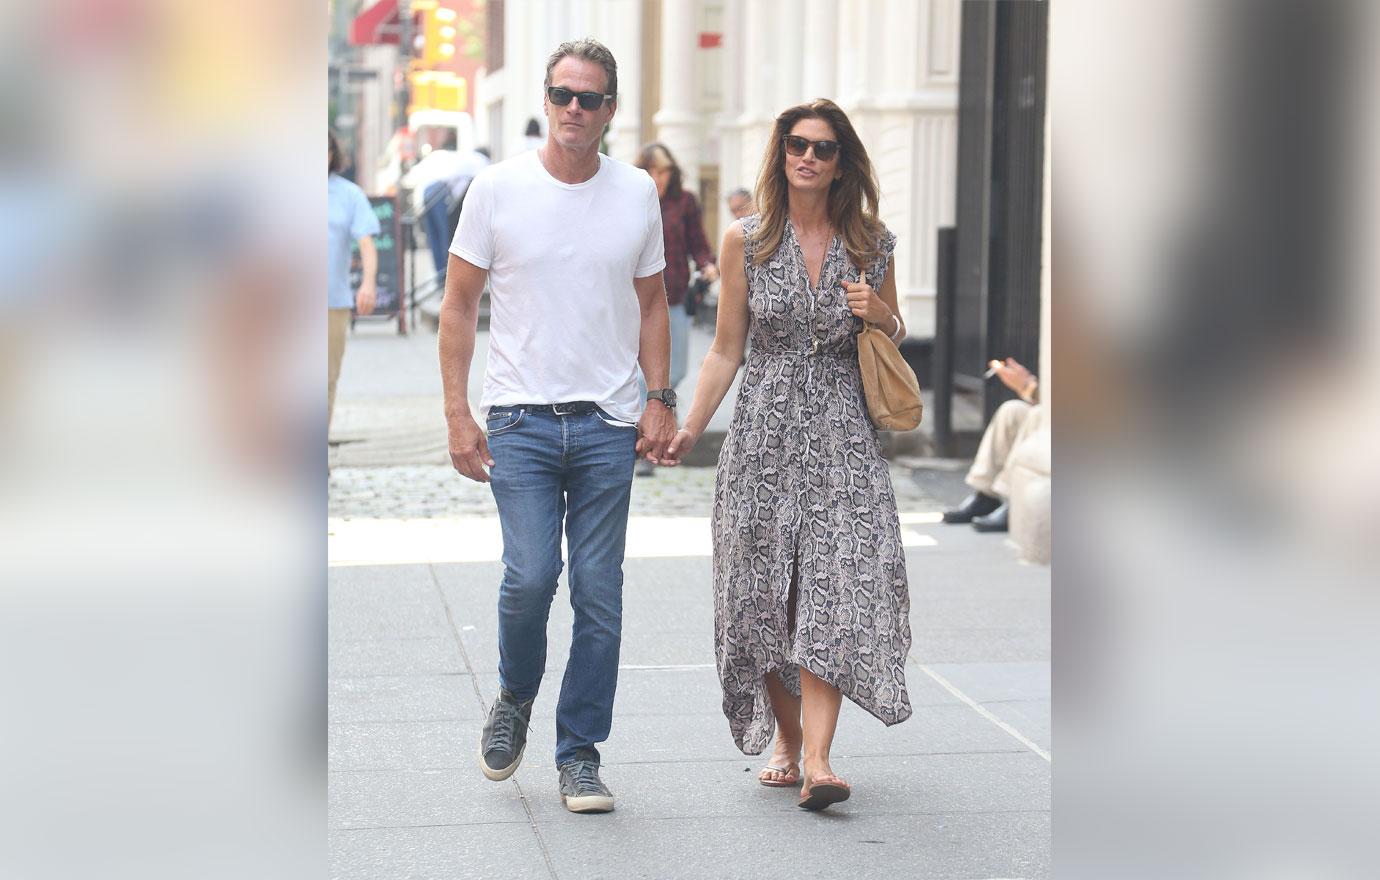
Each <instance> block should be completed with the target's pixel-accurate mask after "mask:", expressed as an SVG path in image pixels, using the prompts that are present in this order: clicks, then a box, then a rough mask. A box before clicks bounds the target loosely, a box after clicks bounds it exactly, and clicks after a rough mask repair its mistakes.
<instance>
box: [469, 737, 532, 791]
mask: <svg viewBox="0 0 1380 880" xmlns="http://www.w3.org/2000/svg"><path fill="white" fill-rule="evenodd" d="M525 751H527V746H526V745H524V746H523V747H522V752H525ZM522 752H518V753H517V757H516V758H514V759H513V763H511V764H509V765H508V766H507V767H504V768H502V769H501V770H495V769H493V768H492V767H490V766H489V764H488V762H487V761H485V760H484V751H483V747H482V746H481V747H480V752H479V769H480V770H483V771H484V776H485V778H487V779H489V780H491V781H493V782H502V781H503V780H505V779H507V778H508V777H509V776H512V775H513V774H514V773H516V772H517V768H518V765H519V764H521V763H522Z"/></svg>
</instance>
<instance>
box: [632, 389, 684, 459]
mask: <svg viewBox="0 0 1380 880" xmlns="http://www.w3.org/2000/svg"><path fill="white" fill-rule="evenodd" d="M637 433H638V438H637V454H638V455H640V456H642V457H643V458H645V459H647V460H648V461H650V462H651V463H652V464H661V463H662V459H664V458H665V457H666V447H667V446H668V445H670V443H671V441H672V440H674V439H675V436H676V414H675V413H674V412H672V411H671V410H670V409H669V408H668V407H667V406H666V404H664V403H662V402H661V401H659V400H649V401H647V409H646V411H645V412H643V413H642V421H640V422H638V423H637Z"/></svg>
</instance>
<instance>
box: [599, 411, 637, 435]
mask: <svg viewBox="0 0 1380 880" xmlns="http://www.w3.org/2000/svg"><path fill="white" fill-rule="evenodd" d="M594 414H595V415H596V416H598V417H599V421H601V422H603V423H604V424H606V425H608V426H609V427H611V428H632V429H633V430H636V429H637V425H636V424H634V423H633V422H625V421H623V420H622V419H615V418H614V417H613V416H611V415H609V414H608V413H606V412H604V408H603V407H595V408H594Z"/></svg>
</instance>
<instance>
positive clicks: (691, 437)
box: [661, 428, 700, 467]
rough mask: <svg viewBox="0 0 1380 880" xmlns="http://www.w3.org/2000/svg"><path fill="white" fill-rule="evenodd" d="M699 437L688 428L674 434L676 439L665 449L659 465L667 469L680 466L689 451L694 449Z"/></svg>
mask: <svg viewBox="0 0 1380 880" xmlns="http://www.w3.org/2000/svg"><path fill="white" fill-rule="evenodd" d="M699 439H700V436H699V435H698V434H696V433H694V432H693V431H691V430H690V429H689V428H681V429H680V430H679V431H677V432H676V439H674V440H672V441H671V445H670V446H669V447H667V448H666V457H665V458H664V459H662V461H661V463H662V464H664V465H666V466H667V467H675V466H676V465H678V464H680V463H681V461H682V460H683V459H684V458H685V456H687V455H689V454H690V450H692V449H694V448H695V443H696V441H698V440H699Z"/></svg>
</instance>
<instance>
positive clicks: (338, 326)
mask: <svg viewBox="0 0 1380 880" xmlns="http://www.w3.org/2000/svg"><path fill="white" fill-rule="evenodd" d="M327 138H328V140H329V141H330V146H329V165H328V168H329V170H328V171H327V177H326V220H327V228H328V232H327V237H326V290H327V306H328V315H329V321H328V331H327V332H328V333H329V336H328V343H327V352H328V361H327V363H328V367H327V374H326V375H327V380H326V429H327V431H328V432H329V430H330V425H331V416H332V415H334V413H335V385H336V380H337V379H339V378H340V363H341V361H342V360H343V359H344V357H345V337H346V334H347V333H348V331H349V329H350V311H351V309H352V308H353V309H357V310H358V311H359V313H360V314H361V315H367V314H370V313H371V312H373V311H374V300H375V297H376V295H377V293H376V290H375V287H374V284H375V282H376V280H377V277H378V267H379V257H378V250H377V249H376V248H375V247H374V236H375V235H378V234H379V218H378V217H377V216H376V215H375V214H374V208H373V206H372V205H370V204H369V197H368V196H366V195H365V194H364V190H362V189H360V188H359V187H358V186H355V185H354V184H353V183H351V182H350V181H348V180H346V179H345V178H344V177H342V176H341V175H340V169H341V168H342V167H344V165H345V156H344V154H343V153H342V152H341V149H340V142H339V141H338V140H336V137H335V132H329V131H328V132H327ZM352 242H354V243H356V244H358V245H359V261H360V265H361V267H362V269H363V275H362V277H361V279H360V283H359V290H358V291H357V292H356V293H354V294H351V293H350V255H351V251H350V244H351V243H352ZM318 350H319V349H318Z"/></svg>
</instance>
